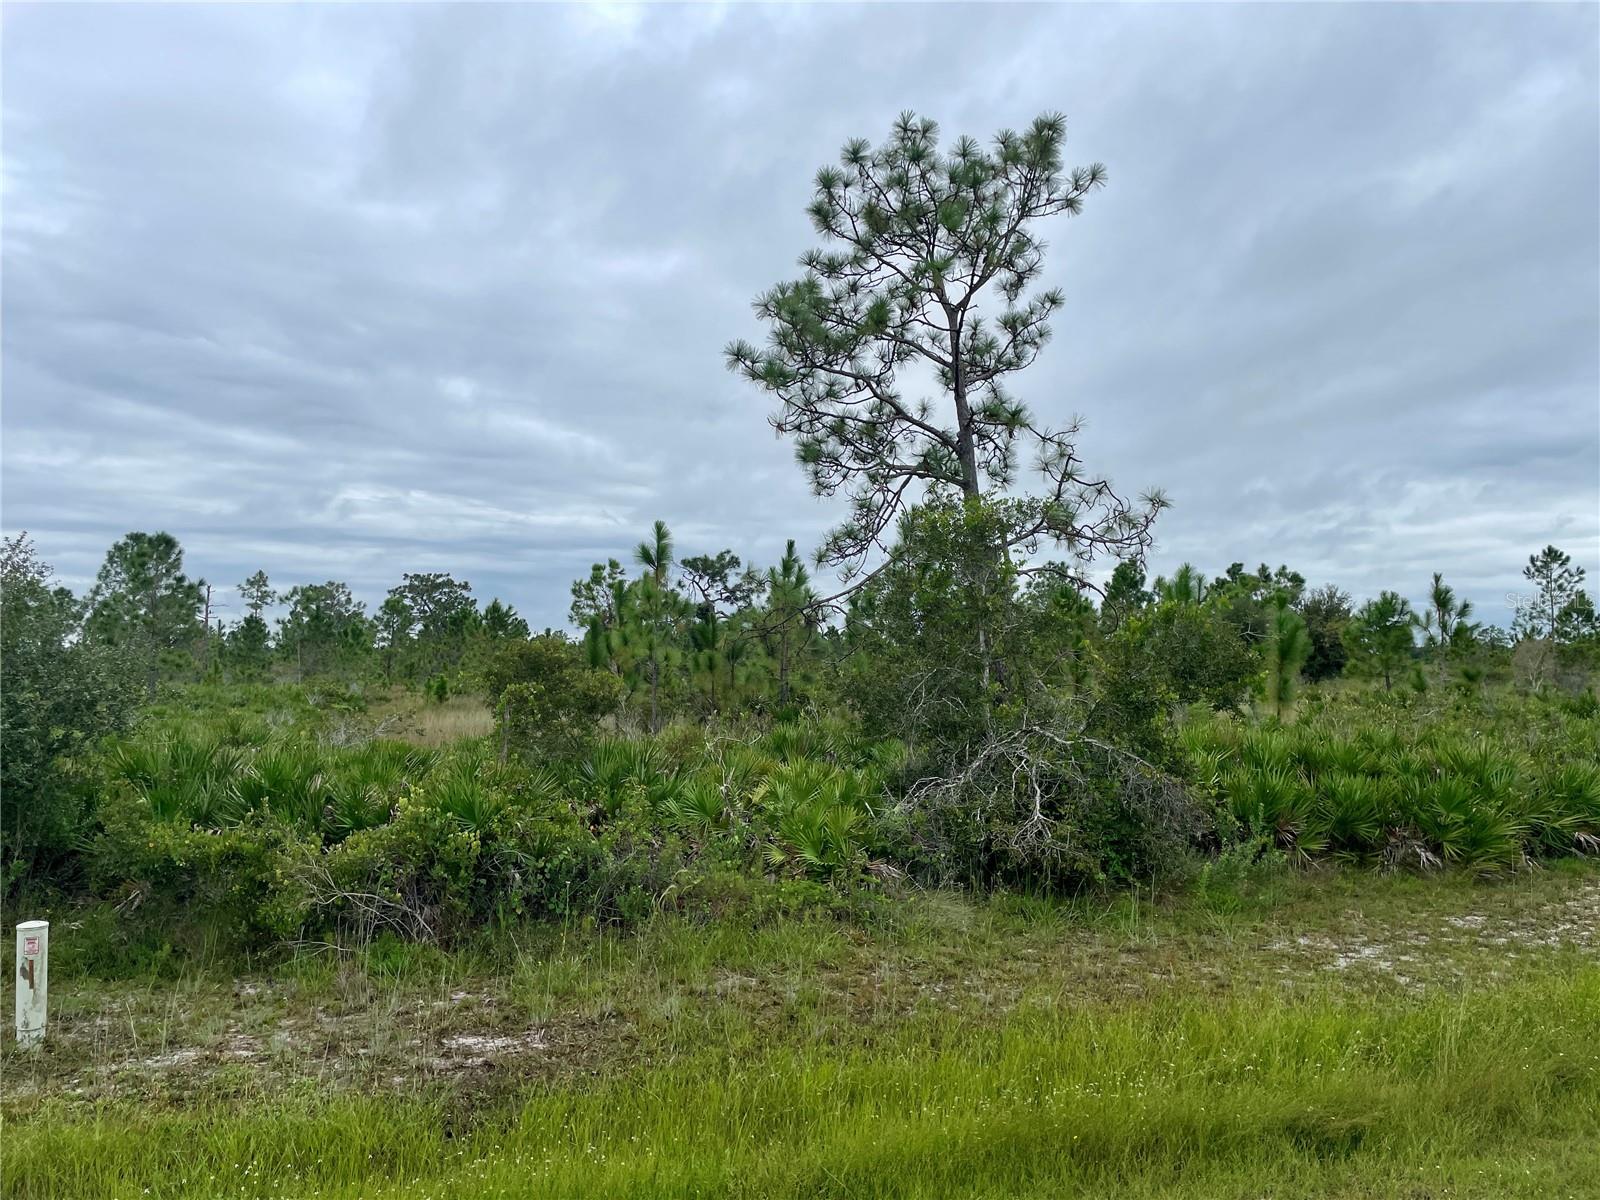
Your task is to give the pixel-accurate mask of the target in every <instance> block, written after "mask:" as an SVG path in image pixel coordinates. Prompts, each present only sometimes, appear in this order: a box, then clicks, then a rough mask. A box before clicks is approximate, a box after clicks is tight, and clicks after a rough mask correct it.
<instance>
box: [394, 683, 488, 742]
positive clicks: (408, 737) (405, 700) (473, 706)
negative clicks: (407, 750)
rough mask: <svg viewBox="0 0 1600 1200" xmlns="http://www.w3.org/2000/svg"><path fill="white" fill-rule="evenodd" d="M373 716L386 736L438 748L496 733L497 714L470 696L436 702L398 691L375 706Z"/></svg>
mask: <svg viewBox="0 0 1600 1200" xmlns="http://www.w3.org/2000/svg"><path fill="white" fill-rule="evenodd" d="M370 716H371V719H372V721H373V722H374V724H376V725H377V726H378V727H379V728H381V729H382V730H383V731H384V734H385V735H386V736H389V737H394V738H398V739H399V740H401V741H405V742H410V743H412V744H413V745H416V746H427V747H429V748H435V749H436V748H439V747H443V746H450V745H453V744H454V743H456V742H458V741H460V740H461V739H463V738H480V737H485V736H487V735H488V734H491V733H493V732H494V714H493V713H492V712H490V711H489V706H488V705H486V704H485V703H484V702H483V700H482V699H480V698H479V697H477V696H470V695H463V696H451V697H449V698H448V699H447V700H444V701H442V702H439V703H434V702H432V701H428V700H425V699H424V698H422V697H420V696H416V695H413V694H411V693H408V692H396V693H395V694H394V695H392V696H391V697H389V698H388V699H386V700H384V701H383V702H381V703H380V704H377V705H375V706H374V707H373V709H372V711H371V714H370Z"/></svg>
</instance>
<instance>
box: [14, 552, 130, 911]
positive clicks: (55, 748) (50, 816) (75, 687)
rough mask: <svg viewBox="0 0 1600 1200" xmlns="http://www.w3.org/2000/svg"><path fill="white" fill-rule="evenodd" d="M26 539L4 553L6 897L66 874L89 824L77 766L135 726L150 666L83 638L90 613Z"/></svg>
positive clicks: (123, 650)
mask: <svg viewBox="0 0 1600 1200" xmlns="http://www.w3.org/2000/svg"><path fill="white" fill-rule="evenodd" d="M50 581H51V570H50V568H49V567H48V566H46V565H45V564H44V563H42V562H40V561H39V559H38V556H37V553H36V552H35V549H34V546H33V543H32V542H31V541H30V540H29V539H28V536H27V534H25V533H22V534H18V535H17V536H16V537H12V538H7V539H5V541H4V544H3V546H0V663H3V664H4V681H3V684H4V686H3V687H0V747H3V753H0V794H3V795H4V800H5V818H6V821H5V825H6V828H5V832H4V838H3V842H4V857H3V859H0V895H9V894H10V892H11V890H12V888H13V887H14V886H15V885H16V884H17V883H19V882H21V881H24V880H27V879H29V878H33V879H36V880H38V881H40V882H43V881H44V880H46V879H48V878H49V877H50V876H51V875H52V874H54V875H56V877H57V878H59V877H60V872H61V870H62V869H63V866H64V863H63V860H64V859H65V858H66V857H68V856H70V854H71V851H72V849H73V847H74V846H75V845H76V844H77V842H78V840H79V839H80V837H81V835H82V831H83V829H84V826H85V823H86V821H87V819H88V813H87V804H86V801H85V797H84V795H83V789H82V787H81V785H80V783H79V781H78V780H76V779H75V778H74V775H75V769H76V764H77V763H78V762H79V761H80V759H81V757H82V756H83V755H84V754H85V753H86V752H87V751H88V750H89V749H91V748H92V747H93V746H94V744H95V743H96V742H97V741H99V739H101V738H102V737H104V736H105V735H107V734H111V733H117V732H120V731H121V730H123V729H125V728H126V727H127V726H128V725H129V724H130V722H131V721H132V719H133V715H134V709H135V705H136V702H137V699H138V695H137V688H138V684H139V676H140V668H141V666H142V664H140V663H139V661H138V659H137V658H136V657H134V656H132V655H131V654H130V653H129V651H128V648H127V647H125V646H122V645H119V644H116V643H112V642H108V641H104V640H101V639H98V638H93V637H86V636H84V634H83V617H84V606H83V605H82V604H81V603H79V602H78V600H76V599H75V598H74V597H73V596H72V594H71V593H70V592H69V591H67V590H66V589H65V588H60V587H52V586H51V582H50Z"/></svg>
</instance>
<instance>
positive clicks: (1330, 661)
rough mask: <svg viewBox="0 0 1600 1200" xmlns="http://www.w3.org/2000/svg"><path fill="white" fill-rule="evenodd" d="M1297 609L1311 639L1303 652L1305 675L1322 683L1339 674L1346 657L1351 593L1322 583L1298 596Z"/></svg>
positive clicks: (1311, 680)
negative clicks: (1309, 650)
mask: <svg viewBox="0 0 1600 1200" xmlns="http://www.w3.org/2000/svg"><path fill="white" fill-rule="evenodd" d="M1299 612H1300V619H1301V620H1302V621H1304V622H1305V623H1306V636H1307V637H1308V638H1309V639H1310V640H1311V653H1310V654H1308V655H1307V656H1306V664H1305V667H1304V674H1305V677H1306V679H1307V680H1309V681H1310V682H1312V683H1321V682H1323V681H1325V680H1329V679H1336V678H1338V677H1339V676H1340V675H1341V674H1343V673H1344V667H1345V663H1346V662H1347V661H1348V659H1349V652H1348V651H1347V650H1346V649H1345V644H1344V627H1345V625H1346V624H1348V623H1349V620H1350V617H1351V615H1352V610H1351V608H1350V593H1349V592H1346V591H1343V590H1341V589H1340V588H1339V587H1337V586H1336V585H1334V584H1331V583H1329V584H1324V585H1323V586H1322V587H1320V588H1317V589H1315V590H1313V591H1311V592H1308V593H1306V595H1305V596H1303V597H1302V598H1301V601H1300V609H1299Z"/></svg>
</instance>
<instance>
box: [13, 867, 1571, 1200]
mask: <svg viewBox="0 0 1600 1200" xmlns="http://www.w3.org/2000/svg"><path fill="white" fill-rule="evenodd" d="M1597 925H1600V874H1597V873H1596V872H1595V870H1594V869H1593V868H1592V867H1591V866H1587V865H1585V864H1582V863H1574V864H1571V865H1567V866H1563V867H1562V868H1560V869H1557V870H1548V871H1538V872H1530V873H1523V874H1519V875H1515V876H1510V877H1503V878H1500V879H1497V880H1489V881H1485V880H1474V879H1470V878H1468V877H1466V876H1463V875H1455V874H1446V875H1439V876H1433V877H1414V876H1372V875H1360V876H1357V875H1354V874H1341V873H1333V872H1330V873H1314V874H1305V875H1294V874H1291V875H1287V876H1282V877H1278V878H1276V879H1272V880H1267V881H1264V882H1262V883H1260V885H1259V886H1258V887H1255V888H1254V889H1245V890H1244V891H1243V892H1241V893H1240V894H1238V895H1236V896H1233V897H1231V899H1229V901H1228V902H1226V903H1222V902H1218V900H1217V899H1216V898H1215V897H1213V898H1212V899H1210V900H1206V899H1204V898H1201V897H1197V896H1195V895H1192V894H1191V895H1189V896H1187V897H1186V898H1182V899H1171V900H1162V901H1160V902H1156V903H1152V902H1151V901H1150V900H1149V899H1148V898H1138V897H1134V896H1123V897H1119V898H1116V899H1111V900H1107V899H1101V900H1095V901H1082V902H1076V903H1073V902H1057V901H1041V900H1030V899H1026V898H1017V897H997V898H995V899H993V900H990V901H986V902H973V901H969V900H965V899H961V898H957V897H953V896H950V895H947V894H928V893H919V894H912V895H909V896H906V897H903V898H900V899H897V900H896V901H894V902H893V903H886V904H885V905H884V906H883V908H882V911H880V912H878V913H875V914H868V915H866V916H863V917H862V918H861V919H859V920H854V921H841V920H838V919H834V918H825V917H819V916H791V917H785V918H774V919H771V920H768V921H765V922H759V923H752V922H751V921H750V920H748V919H733V918H730V919H728V920H725V921H712V922H709V923H708V922H705V921H690V920H687V919H684V918H681V917H677V916H674V915H672V914H662V915H660V916H659V917H657V918H656V919H654V920H652V921H651V922H649V923H647V924H646V925H645V926H644V927H643V928H642V929H640V930H638V931H637V932H634V933H630V934H627V935H615V934H606V933H603V932H600V931H585V930H582V929H577V928H574V929H567V930H564V931H563V930H559V929H540V930H536V931H531V932H529V933H528V934H526V935H525V936H522V937H518V938H503V939H499V940H496V941H495V942H493V943H485V944H483V945H482V946H480V947H478V948H476V949H473V950H466V951H462V952H459V953H455V954H451V955H445V954H442V953H440V952H438V951H435V950H430V949H424V948H416V947H404V946H400V945H398V944H396V945H391V946H388V947H379V948H376V949H374V950H371V951H369V952H367V953H365V954H363V955H358V956H356V955H346V956H334V955H331V954H311V953H309V952H308V953H306V954H302V955H300V956H297V957H296V958H294V959H291V960H289V961H287V962H285V963H282V964H280V965H278V966H277V967H275V968H274V969H273V970H271V971H269V972H264V973H261V974H258V975H252V976H250V977H248V978H234V977H233V976H232V975H230V974H227V973H225V972H224V971H223V970H222V969H221V967H220V965H219V966H218V967H217V968H216V969H214V970H208V969H200V970H186V971H185V972H183V973H181V974H176V975H174V977H172V978H169V979H166V980H163V981H160V982H151V981H149V980H145V981H143V982H136V983H129V982H127V981H119V980H100V981H95V980H80V981H77V982H76V983H75V982H74V981H73V980H71V979H70V978H69V977H66V976H63V977H62V978H60V979H59V980H58V981H56V983H55V989H56V995H57V996H58V999H59V1005H58V1013H57V1017H56V1023H55V1026H54V1028H53V1031H52V1040H51V1043H50V1044H49V1046H48V1048H47V1049H46V1051H45V1052H44V1053H43V1054H41V1055H37V1056H29V1057H21V1056H19V1055H17V1054H16V1053H15V1052H14V1051H12V1050H9V1049H8V1050H7V1052H6V1057H5V1059H4V1062H3V1066H4V1069H5V1092H6V1101H5V1115H6V1120H7V1128H6V1136H5V1151H4V1167H5V1172H4V1192H5V1194H6V1195H8V1196H19V1197H21V1196H30V1197H32V1196H52V1197H69V1196H70V1197H84V1198H92V1197H113V1196H129V1197H133V1196H145V1195H151V1196H169V1197H213V1196H284V1197H290V1196H349V1197H355V1196H395V1197H443V1196H462V1195H474V1196H476V1195H486V1196H498V1195H505V1196H510V1195H517V1196H528V1195H538V1196H611V1195H614V1196H663V1197H665V1196H672V1197H677V1196H684V1197H687V1196H720V1195H734V1196H752V1197H755V1196H762V1197H766V1196H772V1197H785V1196H875V1197H877V1196H881V1197H901V1196H903V1197H947V1196H997V1197H998V1196H1061V1195H1083V1196H1097V1197H1098V1196H1139V1197H1143V1196H1151V1197H1154V1196H1173V1197H1180V1196H1181V1197H1235V1196H1236V1197H1240V1198H1244V1197H1252V1198H1255V1197H1269V1196H1270V1197H1295V1196H1339V1197H1346V1196H1348V1197H1377V1196H1405V1197H1430V1198H1431V1197H1468V1196H1481V1197H1485V1198H1487V1197H1500V1196H1530V1197H1532V1196H1540V1197H1544V1196H1587V1195H1594V1194H1597V1192H1600V1182H1597V1181H1600V1041H1597V1038H1596V1033H1597V1031H1600V931H1597V929H1596V926H1597Z"/></svg>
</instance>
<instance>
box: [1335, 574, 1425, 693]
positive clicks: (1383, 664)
mask: <svg viewBox="0 0 1600 1200" xmlns="http://www.w3.org/2000/svg"><path fill="white" fill-rule="evenodd" d="M1415 626H1416V622H1415V620H1414V618H1413V614H1412V611H1411V604H1410V602H1409V601H1407V600H1406V599H1405V598H1404V597H1403V596H1401V595H1400V594H1399V593H1398V592H1387V591H1386V592H1382V593H1380V594H1379V596H1378V598H1377V599H1376V600H1368V601H1367V602H1366V603H1365V604H1363V605H1362V606H1361V608H1360V610H1359V611H1358V612H1357V613H1356V614H1355V616H1354V617H1352V618H1351V619H1350V621H1349V622H1348V623H1347V624H1346V625H1345V630H1344V644H1345V650H1346V652H1347V653H1348V655H1349V661H1350V665H1351V666H1352V667H1353V668H1354V669H1355V670H1356V671H1358V672H1360V673H1361V674H1363V675H1366V676H1368V677H1375V678H1378V679H1381V680H1383V689H1384V691H1390V690H1392V689H1393V687H1394V681H1395V679H1396V677H1397V676H1398V675H1399V674H1400V672H1401V671H1402V670H1403V669H1404V668H1405V667H1406V666H1408V665H1410V663H1411V661H1412V656H1413V654H1414V653H1415V651H1416V639H1415V637H1414V635H1413V630H1414V629H1415Z"/></svg>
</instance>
